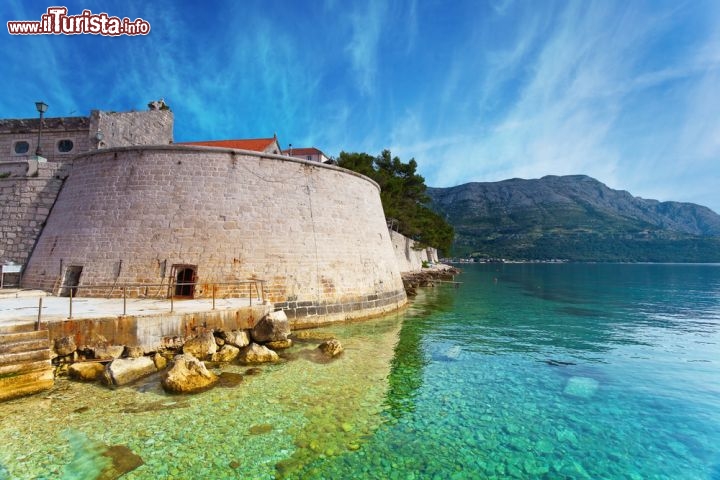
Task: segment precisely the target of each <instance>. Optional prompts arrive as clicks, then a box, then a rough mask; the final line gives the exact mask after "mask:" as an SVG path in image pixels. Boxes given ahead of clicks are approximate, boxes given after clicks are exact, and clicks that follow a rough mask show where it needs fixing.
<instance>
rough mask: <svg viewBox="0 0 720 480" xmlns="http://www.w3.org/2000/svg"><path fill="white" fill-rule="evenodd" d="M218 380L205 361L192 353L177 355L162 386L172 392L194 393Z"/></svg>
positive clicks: (164, 377)
mask: <svg viewBox="0 0 720 480" xmlns="http://www.w3.org/2000/svg"><path fill="white" fill-rule="evenodd" d="M217 381H218V376H217V375H215V374H214V373H212V372H211V371H209V370H208V369H207V368H206V367H205V364H204V363H203V362H201V361H200V360H198V359H197V358H195V357H193V356H192V355H190V354H182V355H178V356H176V357H175V359H174V360H173V366H172V367H171V368H170V370H168V372H167V373H166V374H165V375H164V376H163V379H162V387H163V388H164V389H165V391H167V392H170V393H193V392H198V391H201V390H205V389H207V388H209V387H211V386H212V385H213V384H214V383H215V382H217Z"/></svg>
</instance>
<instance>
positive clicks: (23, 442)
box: [0, 314, 401, 480]
mask: <svg viewBox="0 0 720 480" xmlns="http://www.w3.org/2000/svg"><path fill="white" fill-rule="evenodd" d="M400 325H401V316H400V314H398V315H392V316H389V317H384V318H382V319H375V320H370V321H367V322H362V323H351V324H347V325H341V326H334V327H327V328H322V329H317V330H306V331H300V332H297V335H296V336H295V337H294V338H295V340H294V341H295V346H293V347H292V348H290V349H288V350H285V351H283V352H281V356H282V358H281V361H280V362H279V363H276V364H272V365H259V366H256V367H255V368H253V370H251V371H249V370H250V368H251V367H252V366H248V365H238V364H225V365H218V366H215V367H216V368H215V372H216V373H221V374H224V375H223V377H225V378H230V379H232V380H234V381H230V382H222V381H221V382H220V386H217V387H215V388H214V389H212V390H210V391H206V392H203V393H200V394H196V395H169V394H166V393H165V392H164V391H163V390H162V388H161V387H160V385H159V374H157V375H153V376H151V377H148V378H146V379H143V380H141V381H140V382H138V383H135V384H133V385H131V386H128V387H123V388H117V389H114V390H111V389H108V388H106V387H103V386H100V385H95V384H84V383H78V382H73V381H70V380H68V379H65V378H60V379H58V380H57V381H56V385H55V387H53V388H52V390H50V391H48V392H46V393H44V394H39V395H35V396H32V397H27V398H21V399H17V400H13V401H10V402H6V403H4V404H3V405H2V406H0V410H1V411H2V413H3V415H2V418H3V420H2V423H1V425H0V437H2V438H3V439H4V441H3V448H2V451H0V479H2V480H5V479H57V478H60V479H71V478H72V479H86V478H87V479H93V478H104V477H101V476H99V475H101V472H102V471H103V469H106V468H107V466H108V462H109V459H108V457H107V456H103V455H102V454H101V453H99V452H101V451H103V450H104V449H106V448H107V447H109V446H115V445H123V446H126V447H127V448H129V449H130V451H132V452H133V453H134V454H136V455H139V456H140V457H141V458H142V461H143V462H144V463H143V465H141V466H139V467H137V468H136V469H134V470H132V471H129V472H128V473H126V474H125V475H124V476H123V477H122V478H123V479H156V478H162V479H191V478H192V479H197V478H213V479H224V478H228V479H229V478H233V479H235V478H253V479H254V478H257V479H263V478H276V477H293V474H294V472H296V471H297V470H298V469H300V468H302V467H303V466H304V465H306V464H307V463H309V462H311V461H313V460H314V459H317V458H318V457H325V458H327V457H333V456H337V455H341V454H343V453H346V452H354V451H357V450H359V449H360V448H361V445H362V443H363V442H364V439H365V438H367V437H368V436H369V435H371V434H372V433H373V431H374V430H375V429H376V428H377V427H378V425H380V423H381V421H382V416H381V412H382V404H383V398H384V397H385V394H386V390H387V377H388V374H389V369H390V360H391V359H392V357H393V349H394V346H395V343H396V342H397V338H398V332H399V329H400ZM333 337H334V338H338V339H340V341H341V342H342V343H343V346H344V348H345V351H344V352H343V353H342V354H341V355H340V356H339V357H338V358H336V359H333V360H330V361H328V360H327V359H325V358H324V357H323V356H322V355H321V354H319V352H318V351H317V345H318V344H319V343H321V342H322V340H324V339H328V338H333ZM248 371H249V372H248ZM238 375H241V376H242V380H241V381H240V382H239V383H237V380H238V379H239V378H240V377H238Z"/></svg>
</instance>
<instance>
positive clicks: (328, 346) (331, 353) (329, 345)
mask: <svg viewBox="0 0 720 480" xmlns="http://www.w3.org/2000/svg"><path fill="white" fill-rule="evenodd" d="M318 350H320V351H321V352H322V353H323V355H326V356H328V357H336V356H338V355H340V354H341V353H342V352H343V350H344V349H343V346H342V344H341V343H340V342H339V341H338V340H337V339H335V338H333V339H332V340H326V341H324V342H323V343H321V344H320V345H319V346H318Z"/></svg>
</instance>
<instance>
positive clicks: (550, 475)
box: [0, 264, 720, 480]
mask: <svg viewBox="0 0 720 480" xmlns="http://www.w3.org/2000/svg"><path fill="white" fill-rule="evenodd" d="M457 280H459V281H462V282H463V284H462V286H460V287H459V288H453V287H452V286H450V285H444V286H441V287H438V288H434V289H428V290H425V291H424V292H422V293H421V295H420V296H419V298H418V299H417V300H416V301H415V302H414V303H413V305H412V306H411V307H410V308H409V309H407V310H406V311H404V312H403V313H400V314H396V315H391V316H388V317H384V318H381V319H376V320H370V321H366V322H361V323H353V324H348V325H341V326H333V327H326V328H323V329H321V330H320V331H314V332H306V333H305V336H306V337H308V336H309V337H311V338H305V339H299V341H298V343H297V345H296V346H295V347H293V348H292V349H291V350H290V351H288V352H286V353H285V354H284V356H285V359H284V361H283V363H281V364H279V365H273V366H268V367H262V373H260V374H259V375H245V376H244V378H243V381H242V383H240V384H239V385H237V386H227V387H223V388H216V389H214V390H212V391H209V392H205V393H203V394H200V395H195V396H188V397H177V396H168V395H165V394H164V393H163V392H162V391H161V389H160V388H159V387H158V386H157V381H156V379H149V380H148V381H146V382H143V383H141V384H139V385H135V386H133V387H130V388H123V389H118V390H115V391H110V390H107V389H105V388H103V387H99V386H95V385H84V384H77V383H71V382H68V381H60V382H58V384H57V386H56V387H55V388H54V389H53V390H52V391H51V392H49V393H48V394H47V395H40V396H34V397H30V398H27V399H19V400H15V401H12V402H7V403H5V404H2V405H0V415H2V422H0V438H2V439H3V448H2V449H0V479H3V478H65V479H67V478H95V477H93V476H92V475H91V472H93V471H99V469H100V470H101V468H100V467H102V466H103V465H105V464H103V462H107V457H102V458H99V457H98V455H97V451H99V450H101V447H99V446H98V445H102V446H110V445H124V446H126V447H128V448H129V449H130V450H132V451H133V452H134V453H135V454H137V455H139V456H140V457H142V459H143V461H144V465H142V466H140V467H139V468H137V469H136V470H133V471H131V472H129V473H128V474H126V475H125V476H124V477H123V478H129V479H151V478H152V479H154V478H174V479H181V478H188V479H192V478H274V477H285V478H327V479H339V478H370V479H374V478H377V479H384V478H398V479H412V478H415V479H447V478H468V479H484V478H498V479H504V478H531V479H534V478H538V479H563V478H566V479H600V478H602V479H672V480H675V479H709V480H719V479H720V265H605V264H603V265H575V264H550V265H541V264H510V265H465V266H463V274H462V275H461V276H459V277H458V278H457ZM330 335H332V336H335V337H337V338H339V339H340V340H341V342H342V343H343V344H344V345H345V347H346V351H345V353H343V355H342V357H341V358H340V359H338V360H335V361H333V362H330V363H325V362H322V361H320V359H319V358H318V357H317V356H316V355H315V354H314V350H315V346H316V345H317V343H319V339H320V338H321V337H324V336H330ZM220 370H222V371H224V372H229V373H240V374H244V373H245V371H246V370H247V367H242V366H237V365H230V366H224V367H218V371H220ZM98 466H99V467H98ZM93 469H94V470H93ZM78 472H90V473H87V474H86V475H87V476H86V477H82V475H83V473H78Z"/></svg>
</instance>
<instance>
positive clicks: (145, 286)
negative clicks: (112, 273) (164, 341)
mask: <svg viewBox="0 0 720 480" xmlns="http://www.w3.org/2000/svg"><path fill="white" fill-rule="evenodd" d="M178 286H180V287H185V286H191V287H192V291H193V295H192V296H183V295H176V294H175V292H176V291H177V290H176V288H177V287H178ZM198 286H201V287H209V288H210V293H211V294H210V296H198V297H195V296H194V292H195V289H196V288H197V287H198ZM242 286H246V287H247V296H242V295H240V293H244V292H240V291H235V290H231V291H230V292H228V289H227V287H242ZM155 287H158V294H156V295H154V296H153V295H148V294H147V292H148V290H149V289H150V288H155ZM218 287H226V288H225V289H224V294H223V299H227V298H247V299H249V302H250V306H251V307H252V304H253V298H256V300H257V301H259V302H260V303H264V302H265V280H259V279H252V280H243V281H236V282H212V283H208V282H169V283H123V284H120V285H118V284H108V285H102V284H100V285H65V284H61V285H59V287H58V292H60V293H62V292H65V291H67V292H68V295H67V298H68V309H69V312H68V317H67V318H68V319H72V318H73V298H77V297H78V295H77V291H78V290H82V289H85V290H94V291H97V290H103V289H107V290H109V291H110V293H109V295H108V296H107V297H106V298H110V297H111V296H112V295H113V293H114V292H115V291H121V292H122V300H123V313H122V315H123V316H125V315H127V300H128V291H129V290H130V291H138V292H139V291H142V290H144V291H145V294H144V295H136V296H132V297H130V298H132V299H152V298H155V299H161V298H165V299H168V300H170V313H172V312H174V311H175V301H176V300H178V299H180V300H202V299H212V309H213V310H215V300H216V298H217V292H218ZM163 288H166V289H167V293H166V295H165V296H164V297H159V293H160V292H162V290H163ZM253 288H254V290H255V295H256V296H255V297H253ZM239 290H244V289H242V288H241V289H239ZM57 296H64V295H60V294H58V295H57ZM82 298H94V297H82ZM116 298H120V297H116ZM40 310H42V299H41V301H40V306H39V308H38V320H37V323H38V325H39V324H40V315H41V313H40Z"/></svg>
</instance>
